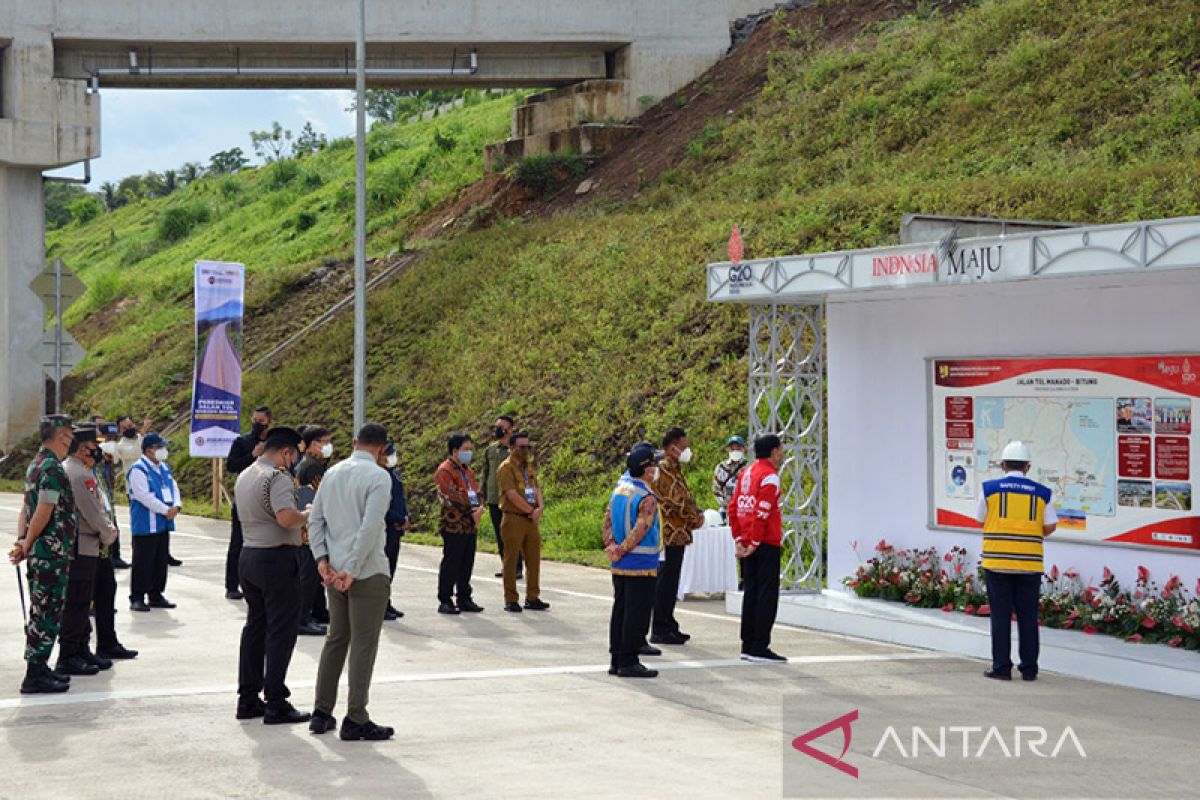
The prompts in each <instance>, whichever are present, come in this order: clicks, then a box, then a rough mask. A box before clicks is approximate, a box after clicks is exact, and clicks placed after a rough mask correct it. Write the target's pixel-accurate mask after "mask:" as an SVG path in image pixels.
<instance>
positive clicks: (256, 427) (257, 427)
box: [250, 422, 267, 436]
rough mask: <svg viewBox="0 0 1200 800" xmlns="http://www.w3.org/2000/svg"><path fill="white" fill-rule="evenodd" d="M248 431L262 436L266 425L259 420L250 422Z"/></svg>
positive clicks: (265, 430)
mask: <svg viewBox="0 0 1200 800" xmlns="http://www.w3.org/2000/svg"><path fill="white" fill-rule="evenodd" d="M250 432H251V433H253V434H254V435H255V436H262V435H263V434H264V433H266V432H267V426H266V425H264V424H262V423H261V422H252V423H250Z"/></svg>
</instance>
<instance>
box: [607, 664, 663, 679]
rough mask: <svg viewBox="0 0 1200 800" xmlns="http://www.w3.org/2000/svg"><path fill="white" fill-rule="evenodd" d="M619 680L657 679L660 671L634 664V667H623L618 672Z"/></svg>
mask: <svg viewBox="0 0 1200 800" xmlns="http://www.w3.org/2000/svg"><path fill="white" fill-rule="evenodd" d="M617 677H618V678H657V677H658V670H656V669H647V668H646V667H645V666H643V665H642V664H634V665H633V666H632V667H621V668H620V669H618V670H617Z"/></svg>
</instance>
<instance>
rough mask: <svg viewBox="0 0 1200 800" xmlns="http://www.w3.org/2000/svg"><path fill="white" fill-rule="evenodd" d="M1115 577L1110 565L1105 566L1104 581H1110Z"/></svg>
mask: <svg viewBox="0 0 1200 800" xmlns="http://www.w3.org/2000/svg"><path fill="white" fill-rule="evenodd" d="M1112 579H1113V574H1112V570H1111V569H1109V568H1108V567H1105V568H1104V583H1108V582H1109V581H1111V580H1112Z"/></svg>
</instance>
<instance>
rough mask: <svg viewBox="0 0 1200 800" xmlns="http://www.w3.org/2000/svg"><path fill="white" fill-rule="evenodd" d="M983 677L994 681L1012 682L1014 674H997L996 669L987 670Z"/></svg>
mask: <svg viewBox="0 0 1200 800" xmlns="http://www.w3.org/2000/svg"><path fill="white" fill-rule="evenodd" d="M983 677H985V678H991V679H992V680H994V681H1011V680H1012V673H1011V672H997V671H996V670H994V669H985V670H984V671H983Z"/></svg>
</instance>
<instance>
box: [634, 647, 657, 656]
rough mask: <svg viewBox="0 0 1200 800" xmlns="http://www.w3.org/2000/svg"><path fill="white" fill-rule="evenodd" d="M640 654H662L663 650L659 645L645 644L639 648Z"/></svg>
mask: <svg viewBox="0 0 1200 800" xmlns="http://www.w3.org/2000/svg"><path fill="white" fill-rule="evenodd" d="M638 655H639V656H661V655H662V650H659V649H658V648H657V647H651V646H650V645H648V644H644V645H642V646H641V647H640V648H639V649H638Z"/></svg>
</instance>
